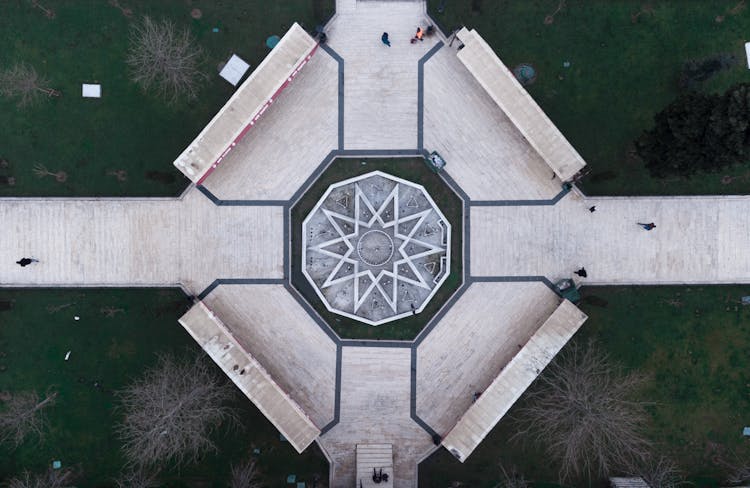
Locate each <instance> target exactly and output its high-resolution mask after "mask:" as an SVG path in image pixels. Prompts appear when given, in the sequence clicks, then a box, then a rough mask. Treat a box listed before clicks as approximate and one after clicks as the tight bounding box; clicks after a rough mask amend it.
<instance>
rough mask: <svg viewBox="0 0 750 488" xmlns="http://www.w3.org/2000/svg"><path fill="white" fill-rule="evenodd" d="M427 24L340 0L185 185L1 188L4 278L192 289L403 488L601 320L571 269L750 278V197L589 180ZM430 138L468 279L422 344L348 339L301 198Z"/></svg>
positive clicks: (420, 8) (331, 445)
mask: <svg viewBox="0 0 750 488" xmlns="http://www.w3.org/2000/svg"><path fill="white" fill-rule="evenodd" d="M430 23H431V22H430V21H429V18H428V17H427V14H426V11H425V4H424V3H423V2H422V1H386V0H383V1H378V0H366V1H357V0H339V1H338V2H337V13H336V15H335V16H334V18H333V19H332V20H331V21H330V23H329V25H328V26H326V32H327V34H328V36H329V40H328V43H327V44H323V45H317V44H316V42H315V41H314V40H313V39H312V38H311V37H310V36H309V35H307V34H306V33H305V32H304V31H303V30H302V29H301V28H299V26H296V25H295V26H293V27H292V28H291V29H290V31H289V32H288V33H287V35H285V36H284V38H282V40H281V42H280V43H279V46H277V48H275V49H274V50H273V51H271V53H270V54H269V56H268V58H267V60H266V61H264V63H263V64H261V65H260V66H259V67H258V68H257V69H256V71H255V72H254V73H253V75H251V77H250V78H249V79H248V80H247V81H245V82H244V83H243V85H242V86H241V87H240V88H239V89H238V91H237V92H236V94H235V95H234V96H233V97H232V99H231V100H230V101H229V102H228V104H227V106H226V107H225V109H222V112H220V113H219V114H217V116H216V117H215V118H214V119H213V120H212V121H211V122H210V123H209V124H208V125H207V127H206V129H205V130H204V131H203V132H202V133H201V134H200V136H199V137H198V138H196V141H194V143H193V144H191V146H190V147H189V148H188V149H187V150H186V151H185V153H183V154H182V155H180V156H179V157H178V158H177V160H176V163H175V164H176V166H177V167H178V168H179V169H180V170H181V171H183V172H184V173H185V175H186V176H187V177H188V178H189V179H190V180H191V184H190V186H189V187H188V188H187V190H186V191H185V192H184V193H183V195H181V196H180V197H178V198H153V199H127V198H94V199H92V198H85V199H76V198H47V199H39V198H29V199H24V198H8V199H0V221H2V222H3V224H4V226H3V227H4V232H3V233H2V234H0V257H1V258H2V259H0V284H1V285H2V286H11V287H36V286H71V287H85V286H90V287H100V286H179V287H182V289H183V290H184V291H185V292H186V293H187V294H188V295H189V296H191V297H194V299H195V306H194V307H193V308H192V309H191V310H190V311H189V312H188V313H187V314H186V315H185V316H184V317H182V318H180V323H181V324H182V325H183V326H184V327H185V328H186V330H187V331H188V332H189V333H190V334H191V335H192V336H193V337H194V338H195V340H196V341H197V342H198V343H199V344H200V345H201V346H202V347H203V348H204V349H205V350H206V352H207V353H208V354H209V355H210V356H211V358H212V359H213V360H214V361H216V362H217V364H219V366H220V367H221V368H222V369H223V370H224V371H225V372H226V374H227V376H228V377H229V378H231V379H232V381H233V382H234V383H235V384H236V385H237V386H238V388H240V389H241V390H242V392H243V393H244V394H245V395H246V396H247V397H248V399H249V400H251V401H253V402H254V403H255V404H256V405H257V406H258V408H259V409H260V410H261V411H262V412H263V413H264V414H265V415H266V416H267V417H268V418H269V420H270V421H271V422H272V423H273V424H274V425H275V426H276V427H277V428H278V429H279V431H280V432H281V433H282V434H283V435H284V436H285V437H286V438H287V439H288V440H289V442H290V443H291V444H292V445H293V446H294V447H295V448H296V449H297V450H299V451H302V450H304V449H306V448H307V447H308V446H309V445H310V444H311V443H312V442H317V444H318V445H319V446H320V447H321V449H322V450H323V452H324V453H325V455H326V456H327V457H328V459H329V461H330V463H331V470H330V483H331V486H334V487H347V488H354V487H357V486H360V484H359V483H360V482H361V483H362V486H369V485H370V483H371V481H368V479H367V476H364V475H363V473H367V472H368V469H369V466H374V465H373V464H372V462H373V461H372V458H366V455H365V453H368V452H369V453H379V454H377V455H378V456H380V457H378V458H377V459H378V461H377V463H379V464H378V465H379V466H380V467H382V468H383V469H384V470H386V472H388V473H390V474H391V476H390V479H389V481H388V482H387V483H385V484H382V485H381V486H385V487H387V486H395V487H414V486H416V485H417V473H418V471H417V469H418V464H419V462H420V461H421V460H423V459H424V458H425V457H426V456H428V455H429V454H430V453H431V452H433V451H434V450H435V449H438V448H440V447H441V446H442V447H444V448H446V449H448V450H449V451H450V452H451V453H452V454H453V455H454V456H455V457H456V458H457V459H459V460H460V461H463V460H465V459H466V458H467V457H468V456H469V455H470V454H471V452H472V451H473V449H474V448H476V447H477V446H478V445H479V443H481V441H482V439H483V438H484V437H485V436H486V435H487V433H489V431H490V430H491V429H492V428H493V427H494V426H495V424H496V423H497V422H498V421H499V420H500V419H501V418H502V417H503V415H504V414H505V413H506V412H507V411H508V409H510V407H511V406H512V405H513V403H514V402H515V401H516V400H517V399H518V398H519V397H520V395H521V394H522V393H523V392H524V390H525V389H526V388H527V387H528V386H529V385H530V384H531V382H532V381H533V380H534V379H535V378H536V377H537V375H538V374H539V373H540V372H541V370H542V369H544V367H545V366H546V365H547V364H548V363H549V361H551V360H552V358H553V357H554V356H555V354H557V352H558V351H559V350H560V349H561V348H562V347H563V346H564V344H565V343H566V342H567V341H568V340H569V339H570V338H571V337H572V336H573V335H574V334H575V332H576V331H577V330H578V328H579V327H580V326H581V325H582V324H583V322H584V321H585V320H586V316H585V315H584V314H583V313H582V312H580V310H578V309H577V308H576V307H575V306H574V305H573V304H571V303H570V302H568V301H567V300H564V299H563V298H562V297H561V296H560V295H559V294H558V292H557V290H556V288H555V286H554V283H555V282H557V281H558V280H560V279H563V278H570V277H571V276H572V272H573V271H575V270H577V269H578V268H580V267H581V266H584V267H585V268H586V270H587V271H588V277H587V278H585V279H583V282H580V280H579V284H581V285H583V286H587V285H589V286H590V285H608V284H665V283H748V282H750V232H748V229H749V228H750V197H740V196H738V197H685V198H681V197H673V198H657V197H646V198H642V197H639V198H603V197H597V198H588V197H586V196H585V195H583V194H582V193H581V192H580V191H579V190H578V189H577V188H576V186H575V184H574V177H575V174H576V173H577V172H578V170H579V169H580V168H581V167H582V165H583V164H584V163H583V161H582V159H581V158H580V156H579V155H578V154H577V153H576V152H575V149H573V148H572V147H571V146H570V145H569V144H568V143H567V141H566V140H565V139H564V137H563V135H562V134H560V133H559V131H557V129H556V128H555V127H554V124H552V122H551V121H550V120H549V119H547V118H546V116H544V114H543V113H542V112H541V110H540V109H539V108H538V106H536V104H535V103H534V102H533V100H531V98H530V97H528V94H526V92H525V91H524V90H523V89H522V88H521V87H520V85H518V84H517V83H516V82H515V80H514V79H513V78H512V75H511V74H510V73H509V71H508V70H507V68H506V67H505V66H504V65H503V64H502V62H501V61H500V60H499V58H497V57H496V56H495V55H494V53H493V52H492V49H491V48H490V47H489V46H488V45H486V43H484V41H483V40H482V39H481V36H480V35H479V33H476V32H475V31H470V30H468V29H463V30H462V31H461V32H459V33H457V34H456V37H457V39H448V38H446V37H444V35H443V34H442V33H440V32H437V33H436V34H434V35H432V36H429V37H427V38H426V40H425V41H424V42H417V43H415V44H412V43H410V42H409V39H410V38H411V36H413V34H414V32H415V30H416V28H417V26H422V27H426V26H427V25H429V24H430ZM386 31H387V32H389V34H390V40H391V44H392V45H391V47H387V46H385V45H383V44H382V43H381V42H380V35H381V34H382V32H386ZM451 41H453V43H452V45H450V44H451ZM459 46H464V47H463V48H462V49H460V50H459V49H458V48H459ZM432 151H437V152H439V153H440V154H441V156H442V157H443V158H444V159H445V161H446V162H447V166H446V168H445V170H444V171H443V172H441V173H440V175H441V177H442V178H443V180H444V182H445V184H446V185H448V186H450V187H451V188H452V189H453V190H454V191H455V192H456V193H457V194H458V195H459V196H460V198H461V199H462V201H463V222H450V224H451V227H452V230H453V232H461V233H463V242H464V252H463V261H464V266H463V270H464V271H463V273H464V275H463V276H462V277H461V278H462V282H463V284H462V286H461V288H460V289H459V290H458V291H457V292H456V294H455V295H454V296H453V297H451V298H450V299H449V300H447V301H446V302H445V303H444V304H443V306H442V308H441V310H440V312H439V313H438V314H437V315H436V316H435V317H434V318H433V319H432V320H431V321H430V322H429V324H428V325H427V327H426V328H425V330H423V331H422V332H421V333H420V335H419V336H418V337H417V338H416V339H415V340H414V341H412V342H399V341H364V340H362V341H357V340H345V339H341V338H340V337H339V336H337V335H336V333H334V332H333V330H332V329H331V328H330V327H329V326H328V325H327V324H326V323H325V322H324V321H323V320H322V319H321V318H320V316H319V315H318V314H316V313H315V311H314V310H313V308H312V307H311V305H310V304H309V303H307V302H306V301H305V299H304V298H302V297H301V295H300V294H299V293H298V292H297V291H296V290H295V289H294V288H293V287H292V285H291V282H290V274H291V271H290V270H291V265H292V263H291V259H292V257H291V256H292V252H291V249H290V246H291V238H290V236H291V225H292V224H291V217H290V211H291V207H292V206H293V205H294V203H295V202H296V201H297V200H298V198H299V197H300V196H301V195H302V194H303V193H304V192H305V190H306V189H307V188H308V187H309V186H310V184H311V183H312V182H313V181H314V179H315V178H316V177H317V175H319V174H320V173H321V172H322V171H323V170H325V168H326V167H327V166H328V165H329V164H330V163H331V161H333V160H334V159H335V158H340V157H353V158H358V157H367V156H373V155H377V156H394V157H396V156H412V157H413V156H423V155H426V154H429V153H430V152H432ZM415 183H419V182H415ZM592 205H596V209H597V210H596V212H594V213H591V212H589V210H588V208H589V207H591V206H592ZM638 222H645V223H648V222H655V223H656V228H655V229H653V230H651V231H646V230H644V229H642V228H641V227H639V226H638V225H637V223H638ZM391 239H392V237H391ZM23 256H31V257H34V258H37V259H39V260H40V262H39V263H36V264H34V265H32V266H29V267H26V268H21V267H19V266H17V265H16V264H15V261H16V260H18V259H20V258H21V257H23ZM376 257H377V256H376ZM368 259H370V258H368ZM371 260H376V259H375V258H372V257H371ZM378 263H379V264H378V266H380V265H382V263H381V262H380V261H378ZM358 452H359V453H362V454H361V456H360V455H359V454H357V453H358ZM383 453H387V454H383ZM358 465H359V468H358ZM363 466H366V467H363Z"/></svg>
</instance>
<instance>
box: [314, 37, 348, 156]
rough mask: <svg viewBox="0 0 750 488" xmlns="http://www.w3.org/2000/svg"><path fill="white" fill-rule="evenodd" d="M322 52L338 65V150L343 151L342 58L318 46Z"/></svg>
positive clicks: (325, 46) (324, 47)
mask: <svg viewBox="0 0 750 488" xmlns="http://www.w3.org/2000/svg"><path fill="white" fill-rule="evenodd" d="M320 47H321V48H322V49H323V51H325V52H327V53H328V54H329V55H330V56H331V57H332V58H333V59H334V60H335V61H336V62H337V63H338V65H339V95H338V101H339V128H338V148H339V149H344V58H342V57H341V56H340V55H339V53H337V52H336V51H334V49H333V48H332V47H331V46H329V45H328V44H320Z"/></svg>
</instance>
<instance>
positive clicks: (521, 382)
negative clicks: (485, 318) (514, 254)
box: [442, 300, 587, 462]
mask: <svg viewBox="0 0 750 488" xmlns="http://www.w3.org/2000/svg"><path fill="white" fill-rule="evenodd" d="M586 318H587V317H586V315H585V314H584V313H583V312H581V311H580V310H579V309H578V308H577V307H576V306H575V305H573V304H572V303H570V302H569V301H567V300H564V301H563V302H562V303H560V306H559V307H557V309H556V310H555V311H554V312H553V313H552V315H551V316H550V317H549V318H548V319H547V320H546V321H545V322H544V324H542V326H541V327H540V328H539V330H537V331H536V333H535V334H534V335H533V336H532V337H531V339H529V341H528V342H527V343H526V344H525V345H524V346H523V348H521V350H520V351H518V354H516V356H515V357H514V358H513V359H511V360H510V362H509V363H508V365H507V366H506V367H505V368H504V369H503V370H502V371H501V372H500V374H498V375H497V377H496V378H495V380H494V381H493V382H492V383H491V384H490V386H489V387H488V388H487V389H486V390H485V391H484V392H482V394H481V396H480V397H479V398H477V400H476V402H475V403H474V404H473V405H472V406H471V407H469V409H468V410H467V411H466V413H464V415H463V416H462V417H461V419H460V420H459V421H458V424H456V426H455V427H454V428H453V430H451V431H450V432H449V433H448V435H447V436H446V437H445V439H443V442H442V444H443V446H445V448H446V449H448V451H450V452H451V454H453V455H454V456H455V457H456V458H457V459H458V460H459V461H462V462H463V461H464V460H465V459H466V458H467V457H468V456H469V455H470V454H471V453H472V451H474V449H475V448H476V447H477V446H478V445H479V444H480V443H481V442H482V440H483V439H484V438H485V437H486V436H487V434H489V433H490V431H491V430H492V428H493V427H495V425H496V424H497V423H498V422H499V421H500V419H501V418H502V417H503V416H504V415H505V413H506V412H507V411H508V410H510V407H512V406H513V404H514V403H515V402H516V400H518V398H519V397H520V396H521V394H522V393H523V392H524V391H526V389H527V388H528V387H529V385H531V383H532V382H533V381H534V380H535V379H536V377H537V376H539V374H540V373H541V372H542V370H543V369H544V368H545V367H546V366H547V364H549V362H550V361H552V358H554V357H555V355H556V354H557V352H558V351H559V350H560V349H562V347H563V346H564V345H565V344H566V343H567V342H568V341H569V340H570V338H571V337H573V334H575V333H576V331H577V330H578V328H579V327H580V326H581V324H583V322H585V321H586Z"/></svg>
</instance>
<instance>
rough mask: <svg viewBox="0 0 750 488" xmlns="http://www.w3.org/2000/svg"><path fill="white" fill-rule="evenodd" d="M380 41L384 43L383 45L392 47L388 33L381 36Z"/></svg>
mask: <svg viewBox="0 0 750 488" xmlns="http://www.w3.org/2000/svg"><path fill="white" fill-rule="evenodd" d="M380 40H381V41H383V44H385V45H386V46H388V47H391V41H390V40H389V39H388V33H387V32H383V35H382V36H380Z"/></svg>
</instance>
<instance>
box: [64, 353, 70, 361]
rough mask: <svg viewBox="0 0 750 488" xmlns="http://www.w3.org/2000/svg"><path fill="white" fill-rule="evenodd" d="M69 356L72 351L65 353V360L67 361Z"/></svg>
mask: <svg viewBox="0 0 750 488" xmlns="http://www.w3.org/2000/svg"><path fill="white" fill-rule="evenodd" d="M69 357H70V351H68V352H66V353H65V360H66V361H67V360H68V358H69Z"/></svg>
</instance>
